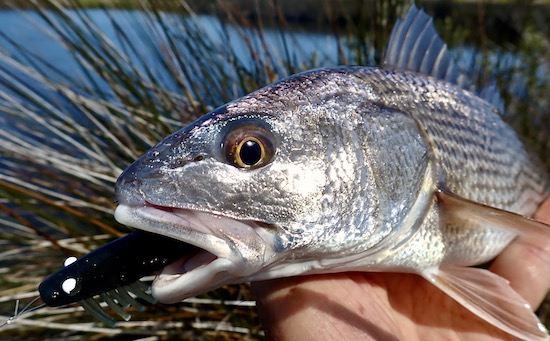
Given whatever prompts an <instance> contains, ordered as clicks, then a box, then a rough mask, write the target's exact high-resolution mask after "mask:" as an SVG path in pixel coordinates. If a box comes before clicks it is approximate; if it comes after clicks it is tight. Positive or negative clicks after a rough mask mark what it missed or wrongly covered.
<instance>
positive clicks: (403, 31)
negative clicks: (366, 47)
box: [382, 3, 504, 111]
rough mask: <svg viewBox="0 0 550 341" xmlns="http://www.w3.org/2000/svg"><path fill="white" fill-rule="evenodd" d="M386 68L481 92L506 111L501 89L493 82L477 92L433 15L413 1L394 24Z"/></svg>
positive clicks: (383, 64)
mask: <svg viewBox="0 0 550 341" xmlns="http://www.w3.org/2000/svg"><path fill="white" fill-rule="evenodd" d="M382 67H383V68H386V69H388V68H397V69H404V70H409V71H414V72H418V73H422V74H424V75H428V76H432V77H435V78H438V79H442V80H445V81H447V82H449V83H452V84H455V85H458V86H459V87H461V88H463V89H465V90H469V91H472V92H474V93H477V95H478V96H480V97H481V98H483V99H485V100H486V101H487V102H489V103H491V104H492V105H493V106H494V107H495V108H497V109H499V110H501V111H502V109H503V107H504V106H503V103H502V100H501V98H500V94H499V92H498V89H497V88H496V87H495V86H494V85H493V84H491V85H489V86H487V87H485V88H484V89H482V90H481V91H479V92H477V91H475V90H476V89H475V87H474V85H473V83H472V81H471V80H470V79H469V77H468V76H466V75H465V74H464V73H463V72H462V71H461V69H460V67H459V66H458V64H457V63H456V62H455V60H454V58H453V57H452V56H451V54H450V53H449V51H448V49H447V45H446V44H445V43H444V42H443V41H442V40H441V38H440V37H439V35H438V34H437V31H436V30H435V27H434V24H433V20H432V18H431V17H430V16H429V15H427V14H426V13H425V12H424V11H422V10H419V9H418V8H417V7H416V5H415V4H414V3H413V4H411V7H410V8H409V11H408V13H407V15H406V16H405V17H404V18H403V19H400V20H397V22H396V23H395V26H394V27H393V30H392V33H391V36H390V39H389V41H388V46H387V47H386V53H385V56H384V59H383V61H382Z"/></svg>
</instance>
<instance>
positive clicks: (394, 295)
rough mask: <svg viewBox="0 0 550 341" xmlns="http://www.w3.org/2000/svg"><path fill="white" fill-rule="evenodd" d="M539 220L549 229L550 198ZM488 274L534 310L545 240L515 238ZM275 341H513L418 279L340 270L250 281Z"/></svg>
mask: <svg viewBox="0 0 550 341" xmlns="http://www.w3.org/2000/svg"><path fill="white" fill-rule="evenodd" d="M535 219H536V220H539V221H541V222H545V223H547V224H550V199H548V200H547V201H546V202H545V203H543V205H542V206H541V207H540V209H539V211H538V212H537V214H536V215H535ZM489 270H491V271H493V272H494V273H496V274H498V275H500V276H502V277H504V278H506V279H508V280H509V281H510V285H511V286H512V287H513V288H514V289H515V290H516V291H517V292H518V293H519V294H520V295H521V296H523V297H524V298H525V299H526V300H527V302H529V304H531V306H532V307H538V306H539V305H540V303H541V302H542V300H543V299H544V296H545V295H546V293H547V291H548V290H549V289H550V271H549V270H550V245H549V243H548V241H533V240H527V239H525V238H518V239H516V240H515V241H514V242H512V243H511V244H510V245H509V246H508V247H507V248H506V249H505V250H504V251H503V252H502V253H501V254H500V255H499V256H498V257H497V258H496V259H495V261H494V262H493V264H492V265H491V267H490V268H489ZM252 291H253V293H254V295H255V297H256V299H257V300H258V310H259V313H260V318H261V321H262V324H263V326H264V327H265V328H266V332H267V336H268V338H269V339H272V340H316V341H321V340H514V339H515V338H514V337H512V336H510V335H508V334H506V333H504V332H502V331H500V330H498V329H497V328H495V327H493V326H491V325H490V324H488V323H486V322H485V321H483V320H481V319H480V318H479V317H477V316H475V315H474V314H473V313H471V312H469V311H468V310H466V309H465V308H464V307H462V306H461V305H460V304H458V303H457V302H455V301H454V300H453V299H451V298H450V297H449V296H447V295H446V294H444V293H443V292H442V291H440V290H439V289H438V288H436V287H435V286H433V285H432V284H430V283H428V282H427V281H426V280H424V279H423V278H421V277H420V276H417V275H413V274H402V273H399V274H396V273H358V272H356V273H341V274H328V275H315V276H302V277H292V278H282V279H276V280H271V281H264V282H257V283H252Z"/></svg>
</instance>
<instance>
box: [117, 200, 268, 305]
mask: <svg viewBox="0 0 550 341" xmlns="http://www.w3.org/2000/svg"><path fill="white" fill-rule="evenodd" d="M115 219H116V220H117V221H119V222H120V223H122V224H125V225H128V226H132V227H134V228H136V229H140V230H144V231H148V232H152V233H156V234H160V235H163V236H166V237H170V238H174V239H177V240H180V241H182V242H185V243H187V244H191V245H194V246H196V247H198V248H200V249H202V250H203V251H202V252H198V253H195V254H192V255H184V254H182V258H180V259H178V260H177V261H175V262H173V263H170V264H169V265H167V266H165V267H164V269H163V270H162V271H161V272H160V274H159V275H157V277H156V278H155V280H154V281H153V284H152V294H153V296H154V297H155V298H156V299H157V300H159V301H160V302H162V303H175V302H179V301H181V300H183V299H185V298H188V297H192V296H196V295H199V294H202V293H205V292H208V291H210V290H214V289H216V288H218V287H220V286H223V285H225V284H231V283H241V282H245V281H246V280H247V278H249V277H250V276H251V275H253V274H254V273H256V272H258V271H260V270H261V269H262V267H263V266H265V264H267V263H268V262H269V261H270V260H272V259H273V258H274V257H273V255H274V254H275V251H274V249H273V242H272V238H273V234H272V233H271V232H269V229H265V228H261V227H259V225H257V224H256V223H255V222H253V221H243V220H238V219H234V218H230V217H225V216H222V215H218V214H213V213H209V212H203V211H198V210H193V209H183V208H175V207H166V206H161V205H157V204H153V203H149V202H147V203H145V202H142V203H141V204H140V205H129V204H121V205H119V206H118V207H117V209H116V210H115ZM266 231H267V232H266ZM190 264H192V265H190Z"/></svg>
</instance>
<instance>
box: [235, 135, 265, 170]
mask: <svg viewBox="0 0 550 341" xmlns="http://www.w3.org/2000/svg"><path fill="white" fill-rule="evenodd" d="M239 157H240V158H241V161H242V163H244V164H245V165H247V166H254V165H255V164H257V163H258V162H260V160H261V159H262V147H261V146H260V144H259V143H258V141H254V140H247V141H245V142H244V143H243V145H242V147H241V149H240V151H239Z"/></svg>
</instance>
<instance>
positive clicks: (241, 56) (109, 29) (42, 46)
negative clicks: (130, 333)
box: [0, 9, 337, 87]
mask: <svg viewBox="0 0 550 341" xmlns="http://www.w3.org/2000/svg"><path fill="white" fill-rule="evenodd" d="M85 14H86V20H87V19H89V20H90V21H91V22H93V23H94V24H95V25H96V26H97V27H98V28H99V29H100V30H101V32H102V34H104V35H105V37H106V38H107V40H108V41H109V42H110V43H112V44H113V45H114V46H115V47H116V49H117V50H119V51H121V53H123V54H125V55H127V56H128V58H129V65H128V67H135V68H136V69H137V70H139V71H140V72H145V70H149V71H151V70H152V71H153V72H154V76H155V77H157V78H159V79H161V80H162V82H163V83H164V84H165V85H166V86H168V87H172V86H173V85H174V84H173V79H172V77H170V76H169V75H168V73H167V70H166V68H164V67H158V65H157V64H158V58H157V56H156V55H155V53H152V51H151V48H150V41H151V40H154V41H156V42H157V44H158V42H159V41H160V42H161V44H160V45H161V46H162V44H164V45H165V46H167V44H169V42H168V41H167V39H166V36H164V34H163V32H162V29H161V27H160V25H159V24H158V23H157V22H155V21H153V20H150V18H149V17H147V16H146V15H145V14H144V13H143V12H140V11H126V10H109V11H104V10H94V9H92V10H86V11H85ZM69 15H72V16H73V17H75V18H77V17H78V15H77V14H76V13H75V12H69ZM163 19H164V22H165V23H168V25H169V27H170V28H169V29H170V30H171V31H173V32H175V33H176V34H175V35H176V36H177V35H178V34H179V35H180V36H183V35H185V34H189V35H193V34H196V33H195V32H192V31H191V32H190V31H189V29H190V28H191V29H193V27H198V28H200V32H202V33H203V34H206V35H207V36H208V38H209V39H208V40H209V41H211V43H212V46H213V51H212V53H215V54H222V53H223V50H224V49H227V50H232V51H235V56H236V58H237V59H238V62H239V63H240V64H242V65H243V66H245V67H247V66H248V67H250V68H252V66H253V65H254V63H253V61H252V60H251V58H252V57H251V55H250V53H248V51H249V49H248V47H247V43H248V44H251V45H252V46H254V47H255V48H256V50H262V49H261V47H262V41H261V40H260V39H259V35H258V34H256V33H255V32H254V31H252V30H250V29H243V28H241V27H236V26H233V25H228V24H223V26H222V23H221V22H220V21H219V20H218V19H217V18H216V17H213V16H207V15H201V16H197V17H193V18H191V17H187V18H182V17H180V16H178V15H174V14H163ZM78 20H79V19H77V21H78ZM144 23H147V25H149V26H147V25H144ZM186 30H187V31H186ZM178 31H179V32H178ZM121 32H123V34H124V35H126V37H127V38H124V37H123V35H122V34H121ZM243 32H245V34H246V36H248V37H251V40H250V41H249V42H245V41H244V40H243V39H242V34H243ZM55 36H57V35H56V34H52V33H51V28H49V27H48V26H47V25H45V24H44V22H43V20H42V19H41V18H40V17H39V15H38V14H36V13H34V12H32V11H13V10H3V11H0V49H1V50H2V51H3V52H4V53H7V54H8V55H11V56H13V57H15V58H16V59H19V60H22V61H25V59H21V58H22V57H23V56H24V53H22V52H21V47H23V48H24V49H27V50H28V52H30V53H32V54H35V55H37V56H39V57H41V58H42V59H43V60H44V62H45V63H49V64H51V68H49V67H43V68H42V72H43V73H45V74H47V75H48V76H49V77H51V78H53V79H55V80H59V79H62V78H63V77H64V76H63V77H61V76H60V73H62V74H65V75H69V76H70V77H72V78H73V79H78V78H85V74H84V72H83V70H82V69H81V66H80V65H79V63H78V62H77V61H76V60H75V57H74V56H73V55H72V54H71V53H70V52H69V50H68V49H67V48H65V47H64V46H63V45H62V44H61V42H59V41H57V40H56V39H55V38H54V37H55ZM264 36H265V42H266V45H267V46H268V51H267V53H269V54H270V55H271V56H273V58H275V59H278V60H280V61H281V62H282V60H283V59H290V61H291V63H292V64H294V65H306V66H307V65H309V64H311V56H312V55H314V56H315V58H316V64H317V65H321V66H329V65H335V64H337V42H336V39H335V38H334V37H333V36H332V35H329V34H321V33H311V32H308V33H302V32H288V31H285V32H282V33H281V32H279V31H278V30H276V29H265V31H264ZM89 38H90V39H91V40H93V39H94V38H93V36H92V35H89ZM125 39H127V40H129V41H133V42H143V44H132V47H134V48H135V49H129V47H128V44H127V43H126V42H125V41H126V40H125ZM10 40H11V42H10ZM285 42H286V43H288V45H292V46H293V47H292V51H287V50H285ZM178 43H179V42H176V44H178ZM15 44H19V45H20V46H19V47H18V46H16V45H15ZM182 44H183V43H182ZM287 52H288V53H287ZM186 57H187V56H184V58H186ZM221 57H222V58H223V56H221ZM194 62H197V61H194ZM198 62H200V61H198ZM24 63H25V62H24Z"/></svg>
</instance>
